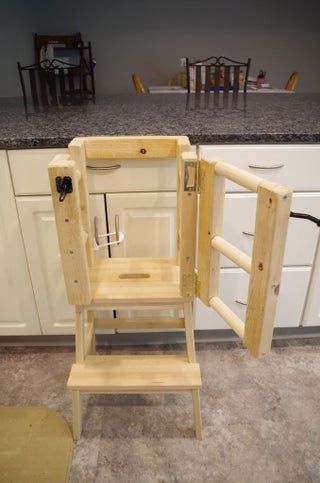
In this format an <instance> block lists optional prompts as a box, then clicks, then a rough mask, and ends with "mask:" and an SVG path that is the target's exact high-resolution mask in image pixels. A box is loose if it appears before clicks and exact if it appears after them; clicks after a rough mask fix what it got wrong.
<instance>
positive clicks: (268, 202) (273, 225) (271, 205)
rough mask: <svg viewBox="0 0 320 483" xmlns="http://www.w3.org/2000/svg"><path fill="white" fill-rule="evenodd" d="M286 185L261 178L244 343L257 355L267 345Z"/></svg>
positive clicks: (279, 264) (276, 292)
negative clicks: (279, 184) (272, 184)
mask: <svg viewBox="0 0 320 483" xmlns="http://www.w3.org/2000/svg"><path fill="white" fill-rule="evenodd" d="M291 196H292V192H291V190H290V189H289V188H286V187H282V186H279V187H277V185H275V188H274V189H273V190H270V183H264V182H262V183H261V184H260V186H259V188H258V202H257V212H256V224H255V238H254V245H253V256H252V268H251V275H250V285H249V296H248V307H247V313H246V322H245V334H244V343H245V345H246V346H247V347H248V349H249V350H250V352H251V353H252V354H253V355H255V356H256V357H259V356H261V355H263V354H266V353H268V352H269V351H270V349H271V342H272V334H273V324H274V316H275V310H276V304H277V299H278V295H279V289H280V278H281V271H282V263H283V255H284V249H285V242H286V235H287V227H288V221H289V216H290V206H291Z"/></svg>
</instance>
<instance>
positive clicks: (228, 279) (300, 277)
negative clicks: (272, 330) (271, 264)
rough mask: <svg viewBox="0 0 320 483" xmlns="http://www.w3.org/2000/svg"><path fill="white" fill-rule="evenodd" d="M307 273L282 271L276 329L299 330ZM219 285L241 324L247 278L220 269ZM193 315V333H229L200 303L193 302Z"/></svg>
mask: <svg viewBox="0 0 320 483" xmlns="http://www.w3.org/2000/svg"><path fill="white" fill-rule="evenodd" d="M310 271H311V268H310V267H284V268H283V272H282V277H281V287H280V294H279V302H278V305H277V312H276V316H275V327H298V326H299V324H300V321H301V316H302V311H303V305H304V300H305V297H306V294H307V289H308V282H309V277H310ZM220 284H221V287H220V297H221V299H222V300H223V302H225V303H226V304H227V305H228V307H230V309H231V310H232V311H233V312H234V313H235V314H236V315H238V317H240V319H241V320H244V319H245V311H246V305H245V303H246V299H247V293H248V285H249V275H248V274H247V273H246V272H244V271H243V270H241V269H239V268H226V269H222V270H221V276H220ZM319 305H320V304H318V306H319ZM194 315H195V320H196V324H195V328H196V329H202V330H203V329H205V330H212V329H229V326H228V325H227V324H226V323H225V322H224V320H223V319H221V318H220V317H219V315H218V314H217V313H216V312H214V311H213V310H212V309H211V308H210V307H206V306H205V305H204V304H203V303H202V302H201V301H200V300H199V299H196V302H195V304H194Z"/></svg>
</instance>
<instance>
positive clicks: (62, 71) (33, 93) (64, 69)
mask: <svg viewBox="0 0 320 483" xmlns="http://www.w3.org/2000/svg"><path fill="white" fill-rule="evenodd" d="M17 65H18V71H19V78H20V83H21V89H22V95H23V103H24V107H25V111H26V115H29V114H31V113H38V112H41V111H42V110H44V109H48V108H52V107H58V106H65V105H69V104H75V103H79V102H82V101H84V100H85V99H86V98H87V97H86V94H85V91H84V89H83V84H82V76H81V75H80V76H79V75H78V73H79V69H80V71H81V69H82V67H81V65H73V64H69V63H66V62H62V61H60V60H57V59H53V60H52V61H49V60H43V61H41V62H39V63H37V64H32V65H26V66H21V64H20V62H17ZM31 106H32V107H33V111H32V110H30V107H31Z"/></svg>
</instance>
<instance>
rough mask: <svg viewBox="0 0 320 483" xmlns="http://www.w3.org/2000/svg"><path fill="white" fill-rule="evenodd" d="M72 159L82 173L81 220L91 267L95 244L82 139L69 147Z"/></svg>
mask: <svg viewBox="0 0 320 483" xmlns="http://www.w3.org/2000/svg"><path fill="white" fill-rule="evenodd" d="M68 148H69V153H70V157H71V159H73V160H74V161H75V166H76V169H77V170H78V171H79V172H80V173H81V178H80V181H79V197H80V204H81V220H82V225H83V229H84V230H85V231H86V232H87V233H88V240H87V243H86V253H87V257H88V264H89V266H90V267H91V266H92V264H93V260H94V256H93V248H92V246H93V243H92V229H91V221H90V213H89V211H90V210H89V194H88V184H87V167H86V166H87V163H86V151H85V146H84V141H83V140H82V139H81V138H75V139H73V140H72V141H71V143H70V144H69V146H68Z"/></svg>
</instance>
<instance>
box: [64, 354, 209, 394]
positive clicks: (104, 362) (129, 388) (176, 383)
mask: <svg viewBox="0 0 320 483" xmlns="http://www.w3.org/2000/svg"><path fill="white" fill-rule="evenodd" d="M200 386H201V377H200V368H199V364H196V363H190V362H188V361H187V360H186V357H185V356H178V355H175V356H173V355H172V356H171V355H170V356H166V355H161V356H160V355H156V356H152V355H143V356H142V355H141V356H139V355H124V356H122V355H119V356H87V358H86V361H85V363H84V364H73V366H72V369H71V372H70V376H69V380H68V388H69V389H72V390H81V391H82V392H92V393H96V392H98V393H99V392H102V393H113V394H117V393H140V392H142V393H144V392H159V391H161V392H179V391H188V390H191V389H198V388H199V387H200Z"/></svg>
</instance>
